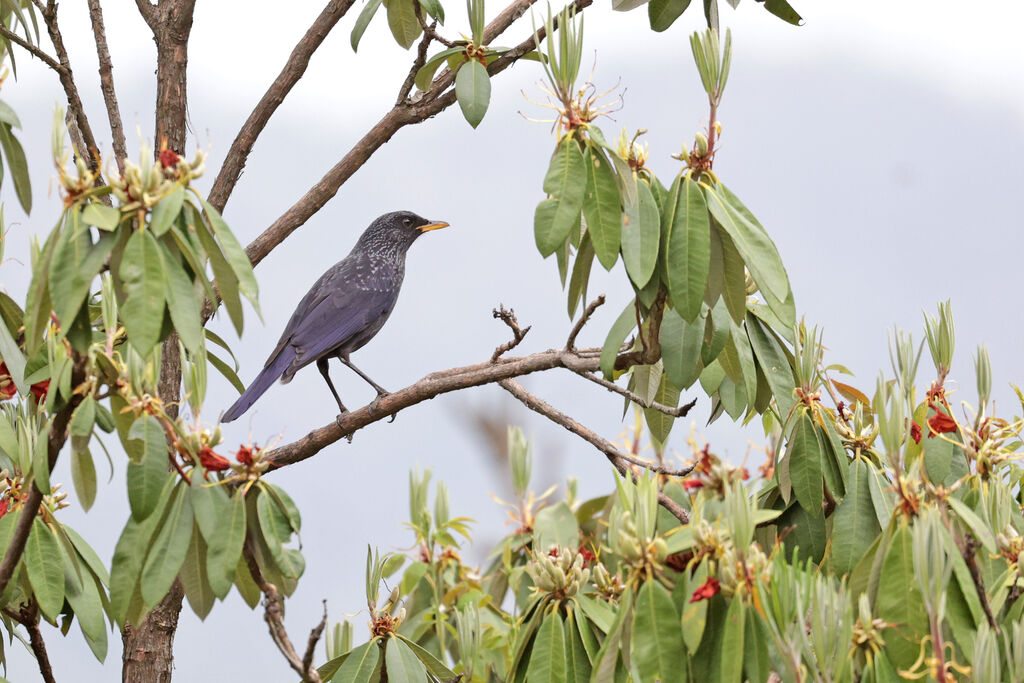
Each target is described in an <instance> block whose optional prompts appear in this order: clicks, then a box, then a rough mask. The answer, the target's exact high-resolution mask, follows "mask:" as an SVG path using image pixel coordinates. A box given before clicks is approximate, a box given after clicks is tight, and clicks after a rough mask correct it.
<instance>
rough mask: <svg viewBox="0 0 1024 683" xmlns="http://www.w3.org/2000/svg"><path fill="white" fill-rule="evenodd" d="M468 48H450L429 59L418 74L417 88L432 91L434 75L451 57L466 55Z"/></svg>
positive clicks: (459, 46)
mask: <svg viewBox="0 0 1024 683" xmlns="http://www.w3.org/2000/svg"><path fill="white" fill-rule="evenodd" d="M465 52H466V48H465V47H463V46H461V45H458V46H456V47H449V48H446V49H444V50H441V51H440V52H438V53H437V54H436V55H434V56H433V57H431V58H430V59H428V60H427V61H426V62H425V63H424V64H423V66H421V67H420V68H419V71H417V72H416V80H415V84H416V87H417V88H419V89H420V90H423V91H426V90H429V89H430V85H431V83H432V82H433V80H434V74H435V73H437V69H438V67H440V66H441V65H442V64H444V63H445V61H446V60H447V59H448V58H449V57H453V56H455V55H458V54H465Z"/></svg>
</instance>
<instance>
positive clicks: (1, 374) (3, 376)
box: [0, 361, 18, 401]
mask: <svg viewBox="0 0 1024 683" xmlns="http://www.w3.org/2000/svg"><path fill="white" fill-rule="evenodd" d="M16 393H18V388H17V387H16V386H14V380H13V379H11V371H10V370H8V369H7V363H4V362H2V361H0V401H6V400H7V399H9V398H13V397H14V395H15V394H16Z"/></svg>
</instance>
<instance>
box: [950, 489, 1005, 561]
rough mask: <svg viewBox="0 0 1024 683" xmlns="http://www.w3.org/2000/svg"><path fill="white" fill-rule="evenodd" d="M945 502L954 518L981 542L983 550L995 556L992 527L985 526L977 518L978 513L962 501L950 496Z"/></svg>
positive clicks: (982, 521) (995, 549)
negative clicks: (954, 515) (951, 509)
mask: <svg viewBox="0 0 1024 683" xmlns="http://www.w3.org/2000/svg"><path fill="white" fill-rule="evenodd" d="M946 500H947V501H948V502H949V506H950V507H951V508H953V512H955V513H956V516H957V517H959V518H960V519H961V520H963V522H964V524H966V525H967V527H968V528H969V529H970V530H971V533H973V534H974V537H975V538H977V539H978V540H979V541H981V544H982V545H983V546H984V547H985V550H987V551H988V552H989V553H991V554H992V555H997V554H998V553H999V550H998V548H997V547H996V539H995V536H993V535H992V525H991V524H987V523H986V522H985V520H983V519H982V518H981V517H979V516H978V513H976V512H975V511H974V510H972V509H971V508H970V507H968V506H967V503H965V502H963V501H962V500H960V499H958V498H954V497H952V496H950V497H949V498H947V499H946Z"/></svg>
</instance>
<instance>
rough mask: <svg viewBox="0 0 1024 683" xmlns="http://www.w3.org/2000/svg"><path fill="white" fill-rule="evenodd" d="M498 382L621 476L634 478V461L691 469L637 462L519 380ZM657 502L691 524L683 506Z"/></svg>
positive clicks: (658, 469) (686, 471) (662, 500)
mask: <svg viewBox="0 0 1024 683" xmlns="http://www.w3.org/2000/svg"><path fill="white" fill-rule="evenodd" d="M498 384H499V385H500V386H501V388H502V389H504V390H505V391H507V392H508V393H510V394H512V395H513V396H515V397H516V398H517V399H518V400H519V401H520V402H521V403H522V404H523V405H525V406H526V407H527V408H529V409H530V410H532V411H534V412H536V413H540V414H541V415H543V416H544V417H546V418H548V419H549V420H551V421H552V422H554V423H555V424H558V425H561V426H563V427H565V428H566V429H567V430H569V431H570V432H572V433H573V434H575V435H576V436H578V437H580V438H581V439H583V440H584V441H586V442H588V443H590V444H591V445H593V446H594V447H595V448H597V450H599V451H601V452H602V453H604V455H605V457H606V458H608V461H609V462H610V463H611V464H612V465H613V466H614V467H615V469H617V470H618V471H619V474H621V475H622V476H623V477H631V478H633V479H635V478H636V473H634V472H633V471H632V470H630V468H629V467H628V466H627V464H626V463H633V464H635V465H638V466H640V467H644V468H646V469H649V470H651V471H654V472H660V473H663V474H670V475H671V476H685V475H687V474H689V473H690V471H691V470H692V469H693V467H692V466H691V467H689V468H686V469H684V470H680V471H679V472H666V471H664V469H663V468H661V467H659V466H657V465H654V464H652V463H645V462H643V461H638V460H637V459H635V458H633V457H632V456H630V455H627V454H625V453H623V452H622V451H620V450H619V449H618V447H617V446H616V445H615V444H613V443H612V442H611V441H609V440H608V439H605V438H604V437H602V436H600V435H598V434H596V433H595V432H593V431H592V430H590V429H588V428H587V427H585V426H583V425H582V424H580V423H579V422H577V421H576V420H574V419H572V418H571V417H569V416H568V415H566V414H565V413H563V412H561V411H560V410H558V409H557V408H555V407H553V406H552V405H550V404H549V403H546V402H544V401H542V400H541V399H539V398H537V397H536V396H534V395H533V394H531V393H530V392H528V391H527V390H526V389H524V388H523V386H522V385H521V384H519V383H518V382H515V381H513V380H510V379H506V380H502V381H500V382H498ZM658 504H659V505H661V506H662V507H663V508H665V509H666V510H668V511H669V512H671V513H672V515H673V516H674V517H675V518H676V519H678V520H679V523H680V524H689V523H690V513H689V512H687V511H686V509H685V508H683V506H682V505H680V504H679V503H677V502H675V501H674V500H672V499H671V498H669V497H668V496H666V495H665V494H664V493H659V494H658Z"/></svg>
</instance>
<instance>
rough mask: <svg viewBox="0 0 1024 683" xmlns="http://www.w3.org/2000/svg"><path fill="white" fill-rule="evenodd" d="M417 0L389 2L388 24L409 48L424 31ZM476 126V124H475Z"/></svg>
mask: <svg viewBox="0 0 1024 683" xmlns="http://www.w3.org/2000/svg"><path fill="white" fill-rule="evenodd" d="M415 2H416V0H390V1H389V2H388V4H387V10H388V26H389V27H391V35H393V36H394V37H395V42H397V43H398V44H399V45H401V46H402V47H403V48H405V49H406V50H408V49H409V48H410V47H412V45H413V43H415V42H416V39H417V38H419V37H420V34H421V33H423V28H422V27H421V26H420V22H419V19H417V18H416V7H415ZM474 127H475V126H474Z"/></svg>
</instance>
